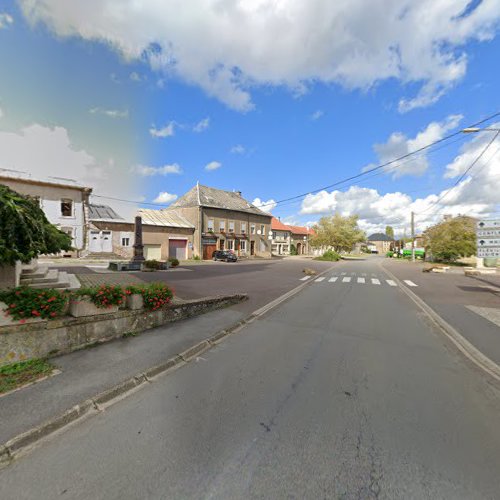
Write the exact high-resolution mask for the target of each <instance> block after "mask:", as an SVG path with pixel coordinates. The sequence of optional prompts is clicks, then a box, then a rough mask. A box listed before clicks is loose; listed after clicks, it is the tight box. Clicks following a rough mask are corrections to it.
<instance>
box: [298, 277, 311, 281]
mask: <svg viewBox="0 0 500 500" xmlns="http://www.w3.org/2000/svg"><path fill="white" fill-rule="evenodd" d="M309 278H310V276H304V277H303V278H300V281H307V280H308V279H309Z"/></svg>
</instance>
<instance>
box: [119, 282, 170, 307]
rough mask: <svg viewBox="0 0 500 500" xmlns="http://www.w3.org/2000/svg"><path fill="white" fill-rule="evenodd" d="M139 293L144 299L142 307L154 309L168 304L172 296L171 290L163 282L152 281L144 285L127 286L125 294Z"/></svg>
mask: <svg viewBox="0 0 500 500" xmlns="http://www.w3.org/2000/svg"><path fill="white" fill-rule="evenodd" d="M135 293H138V294H141V295H142V298H143V299H144V308H145V309H149V310H150V311H156V310H158V309H160V308H161V307H163V306H164V305H166V304H168V303H169V302H170V301H171V300H172V297H173V296H174V294H173V292H172V290H171V289H170V288H169V287H168V286H167V285H165V284H164V283H152V284H151V285H144V286H128V287H127V288H126V289H125V294H126V295H131V294H135Z"/></svg>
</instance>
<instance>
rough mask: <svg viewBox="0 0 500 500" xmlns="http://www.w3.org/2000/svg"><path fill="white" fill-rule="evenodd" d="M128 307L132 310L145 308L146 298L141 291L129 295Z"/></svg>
mask: <svg viewBox="0 0 500 500" xmlns="http://www.w3.org/2000/svg"><path fill="white" fill-rule="evenodd" d="M126 305H127V309H130V310H131V311H137V310H138V309H143V308H144V298H143V297H142V295H141V294H140V293H133V294H132V295H127V299H126Z"/></svg>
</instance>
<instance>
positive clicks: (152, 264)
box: [144, 259, 161, 271]
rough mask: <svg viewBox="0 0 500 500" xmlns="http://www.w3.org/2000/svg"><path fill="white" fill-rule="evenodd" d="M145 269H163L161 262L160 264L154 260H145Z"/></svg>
mask: <svg viewBox="0 0 500 500" xmlns="http://www.w3.org/2000/svg"><path fill="white" fill-rule="evenodd" d="M144 267H145V268H146V269H154V270H156V271H157V270H158V269H160V268H161V262H159V261H158V260H154V259H151V260H145V261H144Z"/></svg>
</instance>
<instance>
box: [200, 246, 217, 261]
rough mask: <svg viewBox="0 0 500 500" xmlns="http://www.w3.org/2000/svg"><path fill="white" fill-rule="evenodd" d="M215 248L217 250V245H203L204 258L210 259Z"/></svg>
mask: <svg viewBox="0 0 500 500" xmlns="http://www.w3.org/2000/svg"><path fill="white" fill-rule="evenodd" d="M215 250H217V247H216V246H215V245H203V260H210V259H211V258H212V255H213V253H214V252H215Z"/></svg>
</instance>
